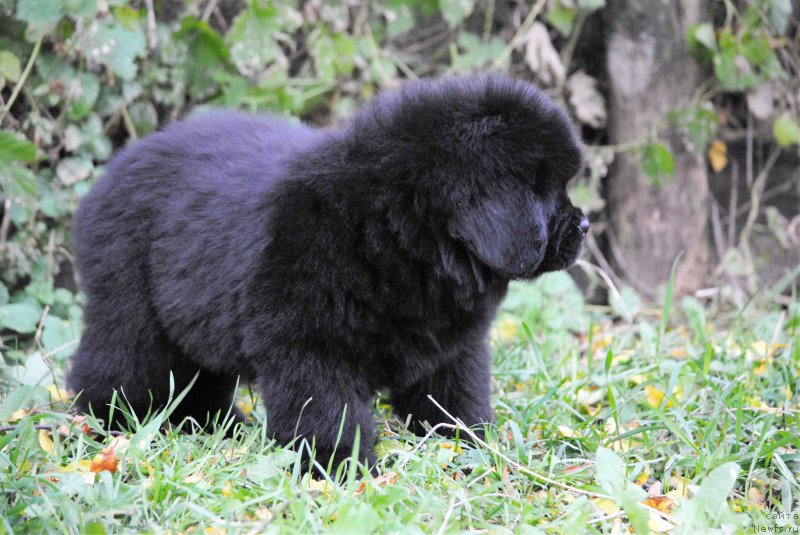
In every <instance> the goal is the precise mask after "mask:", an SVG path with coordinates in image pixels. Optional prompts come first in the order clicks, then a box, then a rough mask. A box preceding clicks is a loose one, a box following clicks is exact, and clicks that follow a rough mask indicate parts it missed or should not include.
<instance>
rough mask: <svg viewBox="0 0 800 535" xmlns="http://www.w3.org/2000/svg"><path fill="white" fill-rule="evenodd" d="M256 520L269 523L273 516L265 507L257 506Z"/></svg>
mask: <svg viewBox="0 0 800 535" xmlns="http://www.w3.org/2000/svg"><path fill="white" fill-rule="evenodd" d="M255 515H256V518H257V519H259V520H264V521H267V522H268V521H270V520H272V518H273V517H274V516H275V515H274V514H273V513H272V511H270V510H269V508H267V507H266V506H263V505H259V506H258V507H256V512H255Z"/></svg>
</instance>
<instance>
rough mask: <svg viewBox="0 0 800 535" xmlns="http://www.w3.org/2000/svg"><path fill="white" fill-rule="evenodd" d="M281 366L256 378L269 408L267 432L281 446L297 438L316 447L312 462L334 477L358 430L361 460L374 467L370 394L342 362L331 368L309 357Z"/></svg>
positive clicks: (330, 365) (289, 361) (290, 360)
mask: <svg viewBox="0 0 800 535" xmlns="http://www.w3.org/2000/svg"><path fill="white" fill-rule="evenodd" d="M282 364H283V365H282V366H277V367H274V368H273V369H270V370H266V371H265V373H264V375H263V376H262V377H260V378H259V380H258V385H259V389H260V392H261V395H262V396H263V399H264V406H265V407H266V410H267V431H268V432H269V433H270V434H272V436H274V437H275V438H276V439H277V440H278V442H279V443H280V444H287V443H289V442H291V441H292V440H293V439H295V438H296V437H297V438H305V439H306V440H308V442H309V443H314V444H315V450H316V461H317V462H318V463H319V464H320V465H321V466H322V467H323V468H324V469H325V470H326V471H327V470H328V469H329V468H330V470H331V474H332V473H333V472H335V471H336V468H337V466H338V465H339V464H340V463H341V462H342V461H343V460H345V459H347V458H349V457H350V456H351V455H352V453H353V446H354V444H355V436H356V428H357V427H358V428H359V433H360V437H361V438H360V442H359V453H358V455H359V460H360V461H361V462H363V463H364V464H366V465H367V466H370V467H371V466H374V465H375V463H376V457H375V453H374V451H373V449H374V446H375V422H374V419H373V417H372V412H371V411H370V409H369V406H368V405H367V403H366V401H367V399H369V390H368V389H367V388H366V387H365V386H364V385H361V384H359V382H358V380H357V379H356V377H357V376H356V375H355V374H352V373H347V370H346V369H345V368H346V366H343V365H341V363H339V364H337V365H336V366H333V365H332V363H330V362H325V361H324V360H323V359H321V358H318V357H313V356H308V355H301V356H298V357H296V358H292V359H287V361H285V362H284V363H282ZM340 428H341V436H340V434H339V430H340ZM295 444H296V446H297V445H299V441H298V442H296V443H295ZM330 461H333V462H332V463H330ZM306 462H307V461H306ZM329 463H330V467H329Z"/></svg>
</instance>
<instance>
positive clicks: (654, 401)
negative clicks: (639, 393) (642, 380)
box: [644, 385, 672, 408]
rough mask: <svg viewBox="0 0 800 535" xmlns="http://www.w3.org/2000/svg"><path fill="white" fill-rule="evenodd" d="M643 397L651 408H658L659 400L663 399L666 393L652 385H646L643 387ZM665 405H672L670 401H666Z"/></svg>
mask: <svg viewBox="0 0 800 535" xmlns="http://www.w3.org/2000/svg"><path fill="white" fill-rule="evenodd" d="M644 397H645V400H646V401H647V404H648V405H650V406H651V407H653V408H658V407H660V406H661V402H662V401H664V398H665V397H666V395H665V394H664V392H662V391H661V390H659V389H658V388H656V387H654V386H653V385H647V386H646V387H644ZM666 407H667V408H669V407H672V401H667V405H666Z"/></svg>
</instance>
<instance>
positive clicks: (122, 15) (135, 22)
mask: <svg viewBox="0 0 800 535" xmlns="http://www.w3.org/2000/svg"><path fill="white" fill-rule="evenodd" d="M114 18H115V19H117V22H119V23H120V24H121V25H122V26H123V27H124V28H125V29H126V30H136V29H138V27H139V12H138V11H137V10H135V9H133V8H132V7H130V6H117V7H115V8H114Z"/></svg>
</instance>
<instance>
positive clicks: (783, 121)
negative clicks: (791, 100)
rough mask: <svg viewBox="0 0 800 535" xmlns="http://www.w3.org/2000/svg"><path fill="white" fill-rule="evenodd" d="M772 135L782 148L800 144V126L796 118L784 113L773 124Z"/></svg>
mask: <svg viewBox="0 0 800 535" xmlns="http://www.w3.org/2000/svg"><path fill="white" fill-rule="evenodd" d="M772 135H773V136H775V140H776V141H777V142H778V145H780V146H781V147H788V146H789V145H794V144H796V143H800V124H798V122H797V119H796V118H795V117H793V116H791V115H790V114H788V113H783V114H781V115H780V116H779V117H778V118H777V119H775V122H774V123H772Z"/></svg>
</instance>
